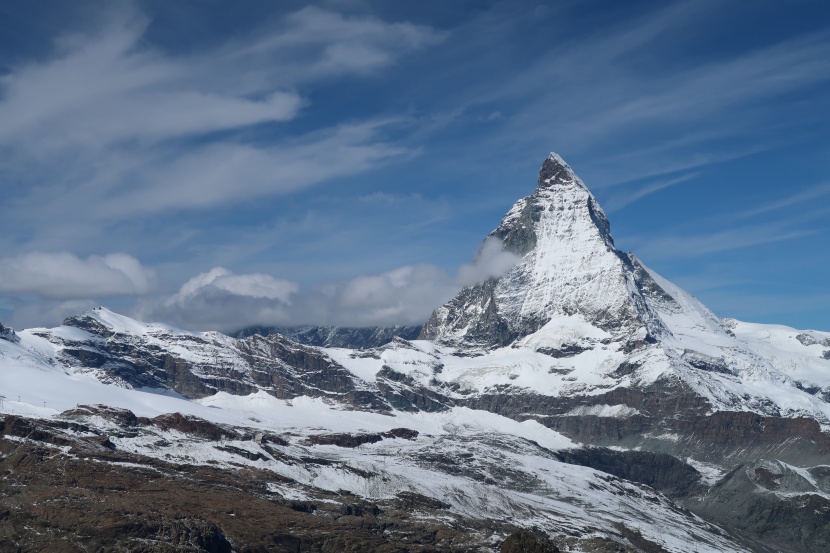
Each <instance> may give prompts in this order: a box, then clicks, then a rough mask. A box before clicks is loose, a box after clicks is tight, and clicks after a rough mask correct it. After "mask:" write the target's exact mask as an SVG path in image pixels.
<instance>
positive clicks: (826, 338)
mask: <svg viewBox="0 0 830 553" xmlns="http://www.w3.org/2000/svg"><path fill="white" fill-rule="evenodd" d="M493 239H497V240H498V241H500V243H501V244H502V247H503V248H504V249H505V250H506V251H509V252H511V253H512V254H514V256H515V259H516V263H515V264H514V265H513V266H512V267H511V268H509V269H508V270H507V271H506V272H504V273H503V274H502V275H500V276H497V277H492V278H490V279H488V280H486V281H484V282H480V283H477V284H475V285H472V286H469V287H467V288H465V289H464V290H462V291H461V292H460V293H459V294H458V296H456V297H455V298H454V299H452V300H450V301H449V302H448V303H447V304H445V305H444V306H441V307H438V308H437V309H436V310H435V312H434V313H433V315H432V317H431V318H430V320H429V321H428V322H427V323H426V324H425V325H424V327H423V328H422V330H421V334H420V336H419V337H418V339H404V338H400V337H398V338H395V339H392V340H391V341H388V342H387V340H386V338H388V336H389V335H391V333H392V332H393V331H389V332H384V331H373V332H372V333H368V332H364V333H359V332H352V331H350V332H348V333H344V332H341V333H338V332H337V331H336V329H326V331H325V336H328V337H329V338H330V337H331V336H337V343H338V344H343V345H348V344H344V342H348V337H349V336H352V335H353V336H356V337H357V338H355V339H356V340H357V339H358V338H359V340H360V341H361V342H360V344H359V345H360V346H365V345H366V344H369V343H371V344H378V343H380V342H379V341H378V340H379V339H380V338H379V337H382V338H384V340H383V342H384V343H383V345H375V346H374V347H364V348H363V349H357V348H349V347H340V348H332V347H328V348H327V347H316V346H311V345H303V344H300V343H297V342H295V341H293V340H291V339H289V338H287V337H286V336H284V335H281V334H278V333H272V334H267V333H261V334H267V335H264V336H263V335H261V334H253V333H248V334H250V335H247V334H246V333H241V334H240V336H245V337H239V338H232V337H228V336H225V335H222V334H219V333H216V332H189V331H185V330H181V329H177V328H174V327H171V326H167V325H164V324H146V323H143V322H139V321H135V320H132V319H130V318H128V317H125V316H122V315H118V314H116V313H113V312H112V311H109V310H107V309H105V308H97V309H95V310H92V311H89V312H86V313H83V314H80V315H78V316H76V317H71V318H69V319H67V320H66V321H64V323H63V325H61V326H59V327H56V328H51V329H47V328H33V329H27V330H22V331H14V330H12V329H9V328H7V327H3V326H0V394H2V396H4V397H3V402H2V412H3V413H4V414H5V419H4V421H3V422H2V424H3V426H2V431H0V434H2V440H3V441H2V463H3V465H4V466H3V467H2V468H3V469H4V470H5V473H4V476H3V480H2V481H3V482H4V484H3V487H2V488H0V494H2V495H3V497H4V501H3V504H4V505H5V506H6V507H5V509H6V510H5V514H3V513H0V542H1V543H15V544H16V546H15V547H18V548H19V549H20V550H37V549H39V548H41V547H42V546H43V544H45V543H48V540H47V538H45V537H43V536H50V535H54V536H58V537H61V536H62V537H61V539H64V541H65V543H69V544H72V547H76V549H70V550H79V551H80V550H90V549H85V548H88V547H89V543H91V542H85V541H84V538H83V537H78V536H79V535H80V534H78V531H77V528H78V527H77V523H73V522H72V521H65V522H61V523H60V524H58V523H57V522H54V520H53V521H52V522H49V521H50V520H52V519H49V516H47V514H46V513H45V512H40V511H37V509H34V508H33V507H31V502H32V501H33V499H32V497H35V498H36V499H37V498H40V499H37V501H39V502H42V501H46V499H45V498H44V497H45V496H44V497H41V496H36V495H33V496H32V497H29V496H27V495H26V493H27V492H26V490H35V489H36V487H35V484H34V480H31V479H32V478H34V476H32V475H33V474H35V473H36V472H34V473H28V472H26V470H25V468H21V467H22V466H29V465H25V464H24V465H21V463H22V461H21V455H23V456H24V457H26V456H28V457H26V458H28V459H30V461H29V463H30V464H31V463H35V464H34V465H32V466H40V465H38V464H37V463H41V464H42V467H43V471H46V473H48V470H47V469H49V470H56V471H57V470H59V469H57V468H55V467H57V466H58V465H57V463H58V460H59V459H63V460H64V463H69V464H70V465H71V466H73V467H74V466H78V467H81V466H83V463H87V464H88V466H89V467H93V468H90V469H89V470H93V469H94V467H99V466H108V467H111V468H110V469H109V470H111V471H123V474H122V473H121V472H118V474H119V475H120V476H113V477H112V481H113V482H114V484H113V486H116V488H117V482H120V480H119V479H122V478H123V479H126V481H131V480H129V478H131V477H135V478H136V479H137V480H136V481H138V480H140V479H139V476H140V477H141V478H143V479H145V480H146V479H147V478H150V479H151V480H154V479H155V478H158V477H163V478H164V479H167V481H168V482H170V486H173V487H175V486H182V487H183V488H182V489H184V487H186V486H188V485H190V483H192V481H193V480H194V478H196V479H197V480H198V478H197V477H196V476H194V474H202V473H198V472H197V473H193V474H191V473H189V472H188V473H187V474H186V475H185V473H184V472H182V471H185V472H186V471H197V470H204V471H214V472H211V473H210V474H221V475H225V476H221V477H220V476H215V475H214V476H210V478H208V480H201V481H200V482H203V481H213V480H210V479H213V478H216V479H221V478H231V477H230V476H227V475H235V476H233V478H240V479H244V478H248V479H251V478H254V481H255V482H259V483H261V486H259V485H258V484H257V485H256V486H254V487H255V488H256V490H257V491H256V492H250V493H252V494H254V496H256V498H257V501H262V502H264V503H262V505H263V507H262V508H263V509H265V511H262V512H261V513H260V512H259V511H258V513H260V514H259V515H257V516H265V515H264V514H262V513H265V512H266V511H267V509H270V508H273V509H277V510H279V509H283V508H284V512H283V511H279V513H282V514H279V515H273V516H275V517H277V519H275V520H276V522H275V523H274V524H275V525H276V526H275V527H274V528H267V529H266V528H261V529H260V530H261V532H260V533H259V534H257V530H256V529H253V530H251V529H248V530H242V529H240V527H238V526H235V525H238V524H240V523H238V522H237V521H233V520H231V518H229V517H231V515H229V514H228V513H224V514H222V513H218V511H217V514H215V515H213V516H214V518H210V519H207V518H205V516H206V515H204V513H202V514H201V515H200V516H201V517H202V518H201V519H199V520H200V521H201V522H199V523H198V524H196V526H194V527H193V528H196V527H197V526H198V527H199V528H202V530H199V531H198V532H197V531H196V530H193V531H192V532H191V531H190V530H188V531H184V530H181V529H179V530H175V531H174V530H171V528H174V529H175V528H179V526H176V524H173V523H169V524H168V523H166V522H165V523H161V522H159V523H158V524H156V526H152V525H151V526H147V525H146V524H145V526H143V527H142V528H144V530H142V531H141V532H139V531H137V530H136V531H135V532H134V533H133V534H130V533H129V532H127V533H126V534H124V533H122V534H118V535H119V536H120V537H118V538H115V537H113V538H111V540H115V541H110V542H107V541H106V540H104V541H103V542H100V543H103V544H104V545H103V546H102V547H103V549H102V550H114V549H117V548H121V549H123V550H147V551H167V550H170V551H174V550H175V551H179V550H182V551H184V550H188V551H189V550H194V551H198V550H216V551H220V550H221V551H226V550H227V551H231V550H234V551H249V550H250V551H254V550H260V549H257V548H256V547H259V546H258V545H257V546H256V547H254V546H253V545H251V544H252V543H254V541H256V539H263V538H262V536H263V535H270V534H268V532H271V533H274V535H276V534H279V535H280V536H291V539H289V538H285V539H283V538H280V540H282V541H280V540H276V538H275V540H276V541H273V542H268V543H270V544H271V545H269V546H267V547H266V546H263V549H261V550H277V551H282V550H285V551H289V550H290V551H298V550H302V551H306V550H307V551H318V550H319V551H324V550H327V549H326V547H327V546H325V543H335V542H331V540H332V539H335V538H332V537H331V536H338V535H339V534H338V532H339V531H342V532H345V530H343V528H345V526H341V527H340V528H341V530H338V529H337V528H338V524H345V522H343V520H341V519H343V517H364V519H366V521H368V520H369V519H371V521H372V522H366V521H364V522H361V523H360V528H361V530H360V532H365V533H366V537H365V538H360V539H361V540H363V541H359V542H358V543H357V545H355V544H354V543H351V542H349V543H351V545H348V547H354V549H352V550H377V551H398V550H400V551H404V550H411V551H421V550H423V551H427V550H430V551H432V550H448V551H450V550H453V551H491V550H492V551H496V550H499V549H500V548H501V550H502V551H508V550H509V551H520V550H523V549H510V548H511V547H513V546H516V547H520V545H516V544H524V545H521V547H525V549H524V550H528V551H531V550H534V551H536V550H538V551H543V550H545V551H554V550H556V548H558V549H559V550H560V551H632V552H633V551H642V552H651V551H660V552H662V551H671V552H686V551H697V552H704V551H711V552H724V551H756V552H766V551H793V552H806V551H826V550H830V434H828V432H830V333H824V332H818V331H801V330H796V329H792V328H789V327H784V326H777V325H761V324H753V323H746V322H741V321H736V320H733V319H719V318H718V317H716V316H715V315H714V314H713V313H712V312H710V311H709V310H708V309H707V308H706V307H705V306H703V305H702V304H701V303H700V302H698V301H697V300H696V299H695V298H693V297H692V296H690V295H689V294H688V293H686V292H684V291H683V290H681V289H680V288H679V287H677V286H675V285H674V284H672V283H671V282H669V281H667V280H666V279H664V278H662V277H661V276H660V275H658V274H656V273H655V272H654V271H652V270H650V269H649V268H648V267H647V266H646V265H645V264H644V263H643V262H641V261H640V260H639V259H638V258H637V257H635V256H634V255H633V254H625V253H622V252H620V251H619V250H617V249H616V247H615V245H614V241H613V238H612V237H611V233H610V225H609V222H608V219H607V218H606V216H605V214H604V213H603V211H602V209H601V207H600V206H599V204H598V203H597V201H596V199H595V198H594V197H593V195H592V194H591V193H590V191H589V190H588V189H587V188H586V187H585V185H584V183H583V182H582V181H581V180H580V179H579V178H578V177H577V176H576V175H575V174H574V172H573V171H572V170H571V168H570V167H569V166H568V165H567V164H566V163H565V162H564V161H563V160H562V159H561V158H560V157H559V156H557V155H556V154H551V155H550V156H549V157H548V158H547V159H546V160H545V162H544V163H543V165H542V168H541V171H540V173H539V181H538V187H537V188H536V190H535V191H534V192H533V193H532V194H531V195H530V196H528V197H526V198H523V199H521V200H519V201H518V202H517V203H516V204H515V205H514V206H513V207H512V208H511V209H510V210H509V211H508V213H507V214H506V215H505V217H504V219H503V220H502V222H501V224H500V225H499V226H498V227H497V228H496V229H495V230H494V231H493V232H492V233H491V235H490V236H489V237H488V241H490V243H492V240H493ZM402 328H404V329H405V331H406V332H408V333H409V334H408V336H409V337H411V335H412V332H413V329H412V327H402ZM302 332H303V333H305V334H308V335H314V336H316V334H315V331H314V330H313V329H303V331H302ZM317 334H321V335H322V333H317ZM298 335H299V334H298ZM321 340H322V338H321ZM173 414H178V415H173ZM38 451H40V452H41V453H39V454H38V453H37V452H38ZM38 455H39V456H38ZM31 459H39V461H37V462H35V461H31ZM182 467H190V468H188V469H184V468H182ZM199 467H201V468H199ZM77 470H81V469H80V468H79V469H77ZM96 470H97V469H96ZM56 474H57V473H56ZM152 474H158V475H161V476H158V477H152ZM205 474H206V473H205ZM130 475H132V476H130ZM137 475H138V476H137ZM148 475H150V476H148ZM252 475H255V477H254V476H252ZM67 478H68V477H67ZM202 478H203V479H204V478H207V477H206V476H204V475H203V476H202ZM105 480H106V479H105ZM67 482H68V483H67ZM67 482H64V483H63V484H61V485H66V486H70V487H71V486H75V488H77V482H75V484H72V481H71V479H68V480H67ZM186 482H187V483H186ZM245 482H249V480H245ZM130 485H132V484H129V485H128V484H123V485H122V488H123V487H124V486H126V488H124V489H128V490H129V489H131V488H130ZM136 485H137V484H136ZM223 485H224V484H223ZM247 485H248V484H246V486H247ZM26 486H29V488H26ZM217 486H218V484H217V485H216V486H213V487H208V489H207V491H204V490H203V491H204V493H207V494H220V493H224V492H220V491H219V489H220V487H221V486H220V487H217ZM225 486H226V487H224V488H221V489H223V490H224V489H230V488H234V489H248V488H246V487H245V486H243V485H242V484H240V483H239V482H238V481H237V482H236V484H233V485H230V484H227V485H225ZM228 486H229V487H228ZM75 488H73V489H75ZM116 488H113V489H116ZM37 489H40V488H37ZM118 489H121V488H118ZM21 490H23V491H21ZM31 493H32V494H34V493H35V492H34V491H32V492H31ZM38 493H46V492H44V491H43V490H41V491H40V492H38ZM67 493H69V492H67ZM72 493H75V492H72ZM110 493H111V494H115V493H116V492H115V491H111V492H110ZM118 493H120V492H118ZM50 497H51V496H50ZM101 497H103V498H104V499H103V501H104V502H105V501H106V498H107V497H111V495H106V494H104V495H103V496H101ZM119 497H121V496H119ZM211 497H213V496H211ZM49 501H57V499H55V498H54V497H51V499H49ZM119 501H120V500H119ZM215 501H216V502H217V504H219V502H221V500H220V499H216V500H215ZM269 502H270V503H269ZM130 505H131V507H130V509H133V510H134V514H133V515H131V516H134V517H137V518H141V517H148V516H149V517H150V518H151V519H152V517H151V516H150V515H149V514H148V513H147V512H145V511H142V510H141V509H139V507H137V506H135V505H133V504H130ZM269 505H270V507H268V506H269ZM298 505H299V506H300V507H298ZM303 505H304V506H305V507H302V506H303ZM356 505H357V506H356ZM292 506H293V507H292ZM295 507H296V508H295ZM301 507H302V508H301ZM312 507H313V508H312ZM358 507H359V508H358ZM179 508H184V507H179ZM125 509H126V507H125ZM292 509H293V510H292ZM303 509H305V510H303ZM96 512H97V511H96ZM131 512H133V511H131ZM268 512H270V511H268ZM275 512H276V511H275ZM285 513H288V514H285ZM289 515H290V516H289ZM64 516H67V515H64ZM101 516H104V515H101ZM108 516H111V513H110V515H108ZM124 516H126V515H124ZM152 516H156V515H152ZM250 516H252V517H253V516H254V515H253V514H251V515H250ZM269 516H271V515H269ZM4 517H5V518H4ZM158 517H161V518H160V519H159V520H166V519H164V518H163V516H162V515H158ZM280 517H284V518H280ZM291 517H294V518H291ZM296 517H299V518H296ZM303 517H306V518H303ZM308 517H312V518H310V519H309V518H308ZM314 517H316V518H314ZM384 517H386V518H384ZM295 518H296V520H295ZM289 519H291V520H290V521H289ZM55 520H57V519H55ZM61 520H62V519H61ZM107 520H109V519H107ZM152 520H156V519H152ZM308 520H312V521H317V522H313V523H311V524H307V522H308ZM349 520H352V519H351V518H349ZM3 521H6V522H5V523H4V522H3ZM280 521H282V522H280ZM338 521H340V522H338ZM4 524H5V526H4ZM73 524H75V526H73ZM165 524H167V525H166V526H165ZM171 524H172V526H170V525H171ZM194 524H195V523H194ZM200 524H201V525H202V526H199V525H200ZM349 524H352V522H350V523H349ZM205 525H207V526H205ZM203 527H204V528H203ZM796 527H797V530H796V529H794V528H796ZM85 528H86V527H85ZM187 528H191V527H190V526H187ZM205 528H206V529H205ZM292 528H294V530H292ZM315 528H316V530H315ZM323 528H324V530H323ZM348 528H349V532H357V530H354V528H353V526H348ZM165 529H166V530H165ZM521 529H525V530H527V531H528V532H526V533H522V532H521ZM84 531H90V532H91V530H89V529H88V528H87V529H86V530H84ZM50 532H51V534H50ZM142 532H143V533H142ZM292 532H293V533H292ZM217 533H218V534H217ZM207 535H210V536H214V538H215V539H214V538H211V539H213V541H211V539H208V538H205V536H207ZM254 535H256V536H258V537H257V538H256V539H254V538H253V537H251V536H254ZM344 535H345V534H344ZM353 535H355V536H356V535H358V534H353ZM360 535H361V536H363V534H360ZM36 536H40V537H36ZM124 536H126V537H124ZM216 536H219V537H216ZM220 538H221V539H220ZM56 539H57V538H56ZM90 539H92V538H90ZM96 539H97V538H96ZM102 539H103V538H102ZM337 539H341V538H337ZM342 539H345V538H342ZM355 539H357V538H355ZM27 540H28V541H27ZM44 540H47V541H44ZM119 540H120V541H119ZM177 540H178V541H177ZM199 540H201V541H199ZM205 540H207V541H205ZM251 540H253V541H251ZM326 540H329V542H326ZM534 540H535V541H534ZM335 541H336V540H335ZM531 542H532V543H533V544H535V545H528V544H530V543H531ZM95 543H99V542H95ZM256 543H259V542H256ZM263 543H264V542H263ZM336 543H337V547H341V548H342V547H346V545H344V544H345V543H346V542H342V540H341V541H339V542H336ZM171 544H172V545H171ZM200 544H201V545H200ZM211 544H212V545H211ZM217 544H218V545H217ZM361 544H362V545H361ZM168 545H170V547H171V548H170V549H164V547H166V546H168ZM174 546H175V547H179V546H181V547H182V549H175V548H174ZM537 546H538V547H540V548H547V549H532V547H537ZM141 547H143V548H144V549H141ZM154 547H155V549H153V548H154ZM187 547H190V549H187ZM332 547H334V545H332ZM131 548H132V549H131ZM200 548H201V549H200ZM92 549H93V550H94V548H92ZM11 550H15V549H11Z"/></svg>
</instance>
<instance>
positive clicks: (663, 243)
mask: <svg viewBox="0 0 830 553" xmlns="http://www.w3.org/2000/svg"><path fill="white" fill-rule="evenodd" d="M814 234H816V231H813V230H791V229H787V228H785V227H782V226H781V225H758V226H748V227H741V228H735V229H728V230H720V231H715V232H711V233H703V234H688V235H675V236H663V237H660V238H657V239H653V240H648V241H645V242H644V243H642V244H641V245H640V246H639V247H638V248H637V254H638V255H641V254H642V256H643V257H644V258H648V257H653V258H657V257H659V258H663V259H676V258H690V257H698V256H704V255H708V254H714V253H719V252H726V251H732V250H740V249H744V248H749V247H752V246H759V245H762V244H771V243H774V242H784V241H787V240H796V239H798V238H805V237H808V236H812V235H814Z"/></svg>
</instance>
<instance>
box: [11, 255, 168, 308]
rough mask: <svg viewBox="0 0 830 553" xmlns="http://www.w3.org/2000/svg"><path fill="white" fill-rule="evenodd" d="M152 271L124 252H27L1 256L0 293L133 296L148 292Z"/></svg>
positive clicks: (59, 297) (63, 297)
mask: <svg viewBox="0 0 830 553" xmlns="http://www.w3.org/2000/svg"><path fill="white" fill-rule="evenodd" d="M154 283H155V273H154V272H153V271H152V270H151V269H148V268H146V267H144V266H142V264H141V263H140V262H139V261H138V260H137V259H136V258H134V257H132V256H130V255H127V254H124V253H113V254H109V255H104V256H98V255H90V256H89V257H87V258H85V259H83V258H80V257H78V256H76V255H74V254H72V253H68V252H57V253H40V252H34V253H27V254H23V255H18V256H16V257H6V258H3V259H0V293H4V294H26V295H34V296H39V297H41V298H52V299H76V298H90V297H115V296H132V295H142V294H147V293H149V292H150V291H151V290H152V288H153V285H154Z"/></svg>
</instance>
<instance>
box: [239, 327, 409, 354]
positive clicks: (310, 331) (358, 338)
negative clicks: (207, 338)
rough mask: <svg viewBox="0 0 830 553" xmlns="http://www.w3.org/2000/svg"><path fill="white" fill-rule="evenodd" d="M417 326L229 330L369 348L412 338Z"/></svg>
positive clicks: (241, 335) (243, 335) (322, 344)
mask: <svg viewBox="0 0 830 553" xmlns="http://www.w3.org/2000/svg"><path fill="white" fill-rule="evenodd" d="M421 328H422V326H421V325H417V326H373V327H340V326H295V327H284V326H252V327H248V328H245V329H242V330H240V331H239V332H236V333H235V334H233V336H234V337H236V338H247V337H249V336H253V335H254V334H258V335H260V336H268V335H269V334H282V335H283V336H285V337H286V338H288V339H289V340H293V341H295V342H297V343H299V344H303V345H306V346H317V347H321V348H349V349H371V348H379V347H381V346H385V345H386V344H388V343H389V342H391V341H392V340H394V339H395V338H403V339H404V340H415V339H417V338H418V336H419V335H420V334H421Z"/></svg>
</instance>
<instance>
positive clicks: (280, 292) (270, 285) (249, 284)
mask: <svg viewBox="0 0 830 553" xmlns="http://www.w3.org/2000/svg"><path fill="white" fill-rule="evenodd" d="M208 286H212V287H214V288H216V289H217V290H222V291H225V292H228V293H229V294H234V295H237V296H250V297H252V298H266V299H269V300H279V301H281V302H284V303H288V299H289V296H291V294H294V293H296V292H297V289H298V286H297V284H295V283H293V282H289V281H286V280H277V279H275V278H273V277H271V276H269V275H264V274H262V273H253V274H248V275H235V274H233V273H231V272H230V271H229V270H227V269H225V268H224V267H214V268H213V269H211V270H210V271H208V272H206V273H202V274H200V275H197V276H195V277H193V278H191V279H190V280H188V281H187V282H185V283H184V284H183V285H182V287H181V288H180V289H179V293H178V294H177V295H176V296H175V297H174V298H175V299H174V301H180V300H183V299H185V298H190V297H193V296H195V295H197V294H199V293H200V292H202V290H203V289H204V288H206V287H208Z"/></svg>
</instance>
